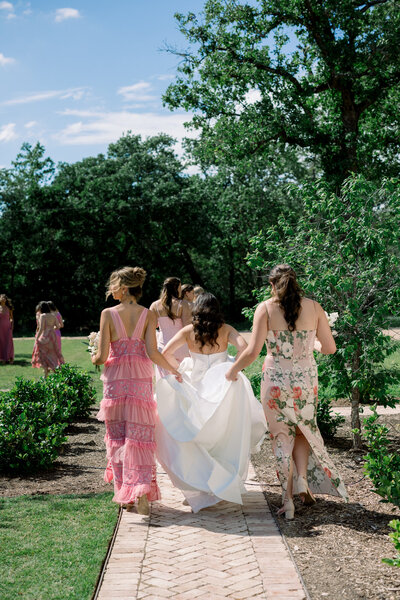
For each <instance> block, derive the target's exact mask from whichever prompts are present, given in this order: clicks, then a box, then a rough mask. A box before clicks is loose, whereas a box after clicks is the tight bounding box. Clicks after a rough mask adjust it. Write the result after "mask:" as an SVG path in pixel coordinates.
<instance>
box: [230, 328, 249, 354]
mask: <svg viewBox="0 0 400 600" xmlns="http://www.w3.org/2000/svg"><path fill="white" fill-rule="evenodd" d="M227 327H228V328H229V335H228V342H229V343H230V344H232V346H235V348H236V349H237V354H236V357H235V362H237V361H238V360H239V358H240V356H241V355H242V354H243V352H244V351H245V350H246V348H247V342H246V340H245V339H244V337H242V336H241V335H240V333H239V332H238V331H236V329H235V328H234V327H232V325H227Z"/></svg>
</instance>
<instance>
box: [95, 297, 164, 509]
mask: <svg viewBox="0 0 400 600" xmlns="http://www.w3.org/2000/svg"><path fill="white" fill-rule="evenodd" d="M110 312H111V316H112V319H113V322H114V326H115V329H116V332H117V335H118V338H119V339H118V340H116V341H114V342H111V343H110V352H109V355H108V358H107V361H106V363H105V367H104V372H103V374H102V376H101V379H102V380H103V400H102V401H101V404H100V411H99V412H98V414H97V418H98V419H99V421H105V425H106V436H105V438H104V441H105V443H106V448H107V459H108V464H107V468H106V471H105V473H104V480H105V481H107V482H111V481H113V480H114V498H113V500H114V502H119V503H121V504H129V503H131V502H134V501H135V500H136V499H137V498H139V497H140V496H143V494H147V498H148V500H149V501H150V502H152V501H153V500H159V499H160V498H161V494H160V490H159V488H158V485H157V480H156V461H155V448H156V443H155V436H154V432H155V423H156V419H157V410H156V409H157V404H156V402H155V400H154V397H153V364H152V362H151V360H150V359H149V358H148V356H147V354H146V347H145V343H144V340H143V339H142V334H143V328H144V324H145V322H146V316H147V312H148V311H147V309H146V308H145V309H143V311H142V314H141V315H140V317H139V320H138V322H137V325H136V327H135V331H134V332H133V334H132V337H130V338H129V337H128V336H127V333H126V330H125V327H124V324H123V322H122V319H121V317H120V316H119V314H118V311H117V310H116V309H115V308H113V309H111V311H110Z"/></svg>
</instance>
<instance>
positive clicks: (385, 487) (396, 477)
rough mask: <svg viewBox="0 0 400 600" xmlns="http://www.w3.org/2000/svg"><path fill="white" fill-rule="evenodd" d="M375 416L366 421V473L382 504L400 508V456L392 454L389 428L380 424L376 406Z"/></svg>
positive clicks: (373, 408)
mask: <svg viewBox="0 0 400 600" xmlns="http://www.w3.org/2000/svg"><path fill="white" fill-rule="evenodd" d="M371 410H372V411H373V414H372V415H371V416H370V417H367V418H365V419H364V431H365V433H364V435H365V439H366V442H367V444H368V449H369V452H368V454H367V455H366V456H365V464H364V471H365V473H366V474H367V475H368V477H369V478H370V479H371V481H372V483H373V484H374V487H375V492H376V493H377V494H379V495H380V496H382V502H392V504H396V506H400V455H399V454H398V453H397V452H390V449H389V444H390V442H389V439H388V437H387V434H388V428H387V427H386V426H385V425H382V424H380V423H378V419H379V415H378V413H377V412H376V404H375V405H374V406H371Z"/></svg>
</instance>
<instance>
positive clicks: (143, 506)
mask: <svg viewBox="0 0 400 600" xmlns="http://www.w3.org/2000/svg"><path fill="white" fill-rule="evenodd" d="M137 511H138V513H139V515H149V514H150V506H149V501H148V500H147V495H146V494H143V496H140V498H138V501H137Z"/></svg>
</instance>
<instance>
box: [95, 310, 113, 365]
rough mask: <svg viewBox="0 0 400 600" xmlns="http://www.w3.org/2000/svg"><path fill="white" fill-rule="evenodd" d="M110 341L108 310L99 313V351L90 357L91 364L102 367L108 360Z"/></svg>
mask: <svg viewBox="0 0 400 600" xmlns="http://www.w3.org/2000/svg"><path fill="white" fill-rule="evenodd" d="M110 341H111V328H110V315H109V313H108V310H107V309H105V310H103V311H102V313H101V317H100V340H99V349H98V350H97V352H96V354H95V355H94V356H92V363H93V364H94V365H104V363H105V362H106V360H107V358H108V353H109V351H110Z"/></svg>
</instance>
